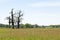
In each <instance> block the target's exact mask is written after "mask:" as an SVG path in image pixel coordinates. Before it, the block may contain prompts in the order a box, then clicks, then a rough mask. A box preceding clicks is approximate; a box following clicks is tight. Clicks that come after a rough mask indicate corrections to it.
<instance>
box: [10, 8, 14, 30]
mask: <svg viewBox="0 0 60 40" xmlns="http://www.w3.org/2000/svg"><path fill="white" fill-rule="evenodd" d="M13 16H14V15H13V9H12V10H11V18H12V28H13V29H14V17H13Z"/></svg>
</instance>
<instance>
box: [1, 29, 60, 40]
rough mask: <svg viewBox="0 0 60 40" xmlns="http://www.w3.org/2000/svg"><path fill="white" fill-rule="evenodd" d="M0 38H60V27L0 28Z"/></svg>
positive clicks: (9, 39) (38, 39)
mask: <svg viewBox="0 0 60 40" xmlns="http://www.w3.org/2000/svg"><path fill="white" fill-rule="evenodd" d="M0 40H60V28H45V29H44V28H23V29H22V28H21V29H8V28H0Z"/></svg>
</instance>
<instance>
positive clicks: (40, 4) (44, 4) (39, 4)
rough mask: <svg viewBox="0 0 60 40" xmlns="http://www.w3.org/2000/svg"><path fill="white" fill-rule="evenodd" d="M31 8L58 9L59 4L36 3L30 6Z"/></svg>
mask: <svg viewBox="0 0 60 40" xmlns="http://www.w3.org/2000/svg"><path fill="white" fill-rule="evenodd" d="M30 6H31V7H60V2H38V3H32V4H30Z"/></svg>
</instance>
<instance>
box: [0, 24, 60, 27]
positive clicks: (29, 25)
mask: <svg viewBox="0 0 60 40" xmlns="http://www.w3.org/2000/svg"><path fill="white" fill-rule="evenodd" d="M0 28H12V25H10V27H9V25H6V24H0ZM14 28H17V25H14ZM19 28H60V25H49V26H44V25H42V26H40V25H37V24H35V25H32V24H29V23H26V24H20V26H19Z"/></svg>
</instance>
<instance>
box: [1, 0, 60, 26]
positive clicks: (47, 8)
mask: <svg viewBox="0 0 60 40" xmlns="http://www.w3.org/2000/svg"><path fill="white" fill-rule="evenodd" d="M12 8H14V10H20V9H21V10H22V11H23V13H24V16H23V22H22V23H30V24H38V25H55V24H60V0H0V23H3V24H7V23H8V21H6V18H5V17H7V16H9V12H10V11H11V9H12Z"/></svg>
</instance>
